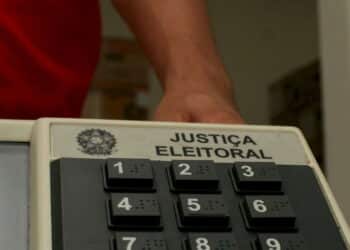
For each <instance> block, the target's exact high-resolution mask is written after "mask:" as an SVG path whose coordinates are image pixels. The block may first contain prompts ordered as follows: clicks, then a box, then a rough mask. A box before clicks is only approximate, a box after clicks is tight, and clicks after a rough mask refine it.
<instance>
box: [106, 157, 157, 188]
mask: <svg viewBox="0 0 350 250" xmlns="http://www.w3.org/2000/svg"><path fill="white" fill-rule="evenodd" d="M153 179H154V176H153V169H152V166H151V161H149V160H145V159H143V160H138V159H137V160H134V159H108V160H107V164H106V180H107V186H108V188H110V189H118V190H120V189H127V190H135V189H142V190H145V189H146V190H148V191H149V190H150V189H153V186H154V181H153Z"/></svg>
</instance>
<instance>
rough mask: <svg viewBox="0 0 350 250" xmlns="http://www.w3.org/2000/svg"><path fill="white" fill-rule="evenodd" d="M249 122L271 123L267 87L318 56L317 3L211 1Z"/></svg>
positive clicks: (296, 0)
mask: <svg viewBox="0 0 350 250" xmlns="http://www.w3.org/2000/svg"><path fill="white" fill-rule="evenodd" d="M208 2H209V10H210V14H211V16H212V20H213V27H214V30H215V33H216V36H217V41H218V45H219V48H220V50H221V53H222V55H223V58H224V61H225V63H226V65H227V67H228V69H229V72H230V73H231V75H232V76H233V79H234V80H235V82H236V92H237V98H238V102H239V105H240V107H241V111H242V113H243V115H244V117H245V118H246V119H247V120H248V121H249V122H253V123H267V122H268V114H269V110H268V92H267V90H268V85H269V84H271V83H272V82H273V81H275V80H277V79H279V78H280V77H281V76H282V75H284V74H285V73H287V72H289V71H290V70H293V69H295V68H296V67H298V66H301V65H303V64H305V63H308V62H310V61H311V60H313V59H315V58H316V57H317V55H318V46H317V44H318V37H317V11H316V0H279V1H275V0H249V1H246V0H229V1H210V0H209V1H208Z"/></svg>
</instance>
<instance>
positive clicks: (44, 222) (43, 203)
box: [0, 118, 350, 250]
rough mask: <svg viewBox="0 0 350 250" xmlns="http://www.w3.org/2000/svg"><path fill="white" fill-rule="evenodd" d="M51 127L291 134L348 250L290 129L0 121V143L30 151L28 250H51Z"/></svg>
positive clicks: (349, 239)
mask: <svg viewBox="0 0 350 250" xmlns="http://www.w3.org/2000/svg"><path fill="white" fill-rule="evenodd" d="M53 124H55V125H57V124H59V125H62V126H66V125H67V126H70V125H78V126H80V125H81V126H98V127H103V126H117V127H118V126H124V127H125V126H127V127H128V126H129V127H131V128H132V127H133V128H135V127H138V128H145V129H147V128H159V129H164V128H179V129H182V130H187V129H188V130H191V129H198V128H200V129H204V130H205V129H216V130H228V129H229V130H230V129H232V130H233V131H249V132H277V133H293V134H295V135H296V136H297V137H298V139H299V141H300V144H301V145H302V146H303V150H304V153H305V154H306V156H307V160H308V165H309V166H310V167H311V168H312V169H313V171H314V173H315V175H316V176H317V179H318V181H319V183H320V187H321V189H322V191H323V193H324V195H325V197H326V199H327V202H328V204H329V207H330V209H331V211H332V213H333V215H334V219H335V221H336V223H337V225H338V226H339V231H340V232H341V234H342V236H343V239H344V241H345V243H346V245H347V248H348V249H350V231H349V227H348V225H347V223H346V221H345V218H344V216H343V214H342V212H341V210H340V208H339V206H338V204H337V202H336V200H335V198H334V196H333V194H332V191H331V189H330V187H329V185H328V183H327V181H326V178H325V177H324V175H323V173H322V172H321V170H320V168H319V166H318V164H317V162H316V160H315V158H314V156H313V154H312V153H311V150H310V148H309V146H308V144H307V142H306V141H305V139H304V136H303V135H302V133H301V132H300V130H299V129H297V128H294V127H273V126H252V125H212V124H185V123H160V122H134V121H115V120H114V121H111V120H88V119H86V120H82V119H49V118H45V119H40V120H38V121H36V122H33V121H10V120H7V121H0V141H21V142H25V141H28V142H30V145H31V146H30V148H31V163H30V165H31V171H30V173H31V176H30V230H29V239H30V240H29V250H52V249H53V248H52V238H51V236H52V230H51V226H52V225H51V196H50V195H51V193H50V161H51V160H52V156H51V153H52V152H51V151H52V148H51V147H52V143H51V142H50V140H51V139H50V138H51V137H50V128H51V126H52V125H53Z"/></svg>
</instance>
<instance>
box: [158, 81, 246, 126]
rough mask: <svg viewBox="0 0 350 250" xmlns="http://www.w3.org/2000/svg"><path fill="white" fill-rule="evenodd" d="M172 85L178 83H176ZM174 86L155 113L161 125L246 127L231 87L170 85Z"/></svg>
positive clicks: (205, 84)
mask: <svg viewBox="0 0 350 250" xmlns="http://www.w3.org/2000/svg"><path fill="white" fill-rule="evenodd" d="M172 81H177V80H176V79H174V80H172ZM168 86H173V87H171V88H168V89H166V90H165V94H164V96H163V98H162V100H161V102H160V104H159V106H158V108H157V110H156V112H155V115H154V119H155V120H158V121H174V122H201V123H229V124H242V123H244V121H243V119H242V117H241V116H240V114H239V112H238V110H237V109H236V105H235V104H234V101H233V100H234V99H233V90H232V87H231V85H230V83H226V84H213V83H211V82H209V81H205V82H202V83H201V84H198V83H196V84H192V83H191V82H189V83H188V84H184V82H181V84H176V82H174V83H168Z"/></svg>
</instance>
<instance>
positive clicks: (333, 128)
mask: <svg viewBox="0 0 350 250" xmlns="http://www.w3.org/2000/svg"><path fill="white" fill-rule="evenodd" d="M319 2H320V24H321V25H320V31H321V32H320V33H321V41H322V43H321V44H322V46H321V50H322V64H323V93H324V95H323V96H324V112H325V139H326V159H327V164H326V165H327V166H328V168H327V172H328V180H329V182H330V184H331V186H332V189H333V191H334V192H335V195H336V198H337V199H338V200H339V202H340V205H341V207H342V209H343V211H344V213H345V216H346V218H347V221H348V222H350V194H349V189H350V186H349V179H350V162H349V146H348V145H349V142H350V132H349V129H350V113H349V107H350V2H349V1H348V0H337V1H329V0H320V1H319Z"/></svg>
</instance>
